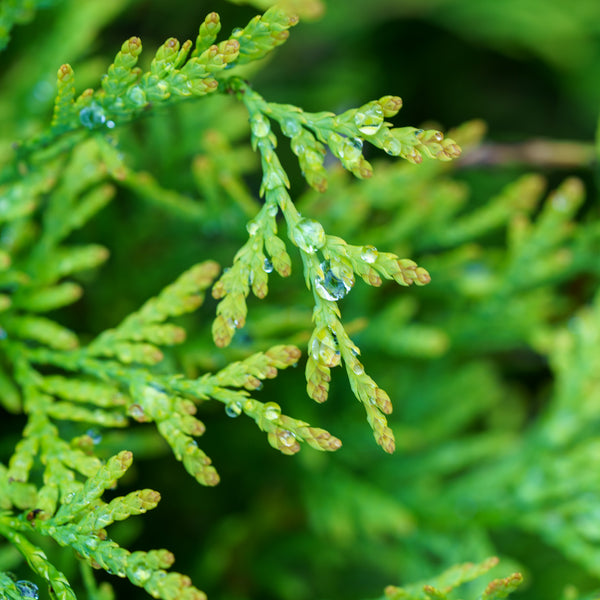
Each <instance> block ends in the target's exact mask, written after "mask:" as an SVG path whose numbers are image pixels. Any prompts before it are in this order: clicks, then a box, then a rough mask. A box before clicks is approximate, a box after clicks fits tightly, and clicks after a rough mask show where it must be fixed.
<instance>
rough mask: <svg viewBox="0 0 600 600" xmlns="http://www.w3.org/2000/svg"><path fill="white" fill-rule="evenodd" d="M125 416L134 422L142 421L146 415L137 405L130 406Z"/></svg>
mask: <svg viewBox="0 0 600 600" xmlns="http://www.w3.org/2000/svg"><path fill="white" fill-rule="evenodd" d="M127 414H128V415H129V416H130V417H133V418H134V419H135V420H136V421H143V420H145V418H146V413H144V409H143V408H142V407H141V406H140V405H139V404H132V405H131V406H130V407H129V408H128V409H127Z"/></svg>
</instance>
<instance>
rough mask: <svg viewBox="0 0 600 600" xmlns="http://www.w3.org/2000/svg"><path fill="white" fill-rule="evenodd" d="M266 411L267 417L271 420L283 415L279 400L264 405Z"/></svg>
mask: <svg viewBox="0 0 600 600" xmlns="http://www.w3.org/2000/svg"><path fill="white" fill-rule="evenodd" d="M264 411H265V412H264V415H265V419H267V420H269V421H274V420H275V419H278V418H279V417H280V416H281V407H280V406H279V404H277V402H267V403H266V404H265V405H264Z"/></svg>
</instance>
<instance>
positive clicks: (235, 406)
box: [225, 402, 242, 419]
mask: <svg viewBox="0 0 600 600" xmlns="http://www.w3.org/2000/svg"><path fill="white" fill-rule="evenodd" d="M225 414H226V415H227V416H228V417H231V418H232V419H234V418H235V417H239V416H240V415H241V414H242V403H241V402H230V403H229V404H227V405H226V406H225Z"/></svg>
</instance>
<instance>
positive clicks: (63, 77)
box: [57, 64, 73, 83]
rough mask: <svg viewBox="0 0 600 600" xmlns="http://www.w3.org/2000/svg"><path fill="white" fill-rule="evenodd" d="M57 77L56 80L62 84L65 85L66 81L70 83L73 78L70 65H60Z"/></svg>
mask: <svg viewBox="0 0 600 600" xmlns="http://www.w3.org/2000/svg"><path fill="white" fill-rule="evenodd" d="M57 77H58V80H59V81H61V82H63V83H67V82H68V81H70V80H71V78H72V77H73V68H72V67H71V65H68V64H64V65H61V66H60V68H59V69H58V73H57Z"/></svg>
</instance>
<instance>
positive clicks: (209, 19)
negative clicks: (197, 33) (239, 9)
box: [204, 12, 219, 25]
mask: <svg viewBox="0 0 600 600" xmlns="http://www.w3.org/2000/svg"><path fill="white" fill-rule="evenodd" d="M204 22H205V23H206V24H207V25H208V24H209V23H212V24H213V25H216V24H217V23H219V15H218V13H216V12H211V13H208V14H207V15H206V18H205V19H204Z"/></svg>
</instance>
